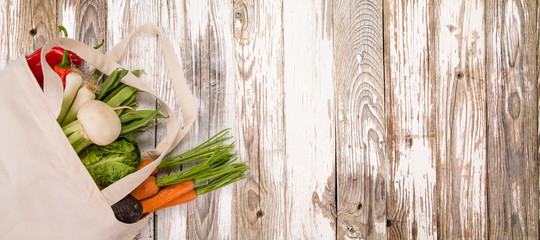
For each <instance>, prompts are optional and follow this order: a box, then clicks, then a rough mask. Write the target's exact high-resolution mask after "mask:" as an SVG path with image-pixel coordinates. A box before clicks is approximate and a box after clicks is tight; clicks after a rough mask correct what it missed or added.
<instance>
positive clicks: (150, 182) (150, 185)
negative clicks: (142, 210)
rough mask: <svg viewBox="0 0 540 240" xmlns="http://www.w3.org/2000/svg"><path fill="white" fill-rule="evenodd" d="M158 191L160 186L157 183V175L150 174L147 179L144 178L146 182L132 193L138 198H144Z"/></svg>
mask: <svg viewBox="0 0 540 240" xmlns="http://www.w3.org/2000/svg"><path fill="white" fill-rule="evenodd" d="M158 191H159V187H158V186H157V184H156V177H154V176H149V177H148V178H147V179H146V180H144V182H142V183H141V185H139V186H138V187H137V188H135V189H134V190H133V191H132V192H131V195H133V196H134V197H135V198H136V199H137V200H142V199H145V198H148V197H151V196H153V195H154V194H156V193H157V192H158Z"/></svg>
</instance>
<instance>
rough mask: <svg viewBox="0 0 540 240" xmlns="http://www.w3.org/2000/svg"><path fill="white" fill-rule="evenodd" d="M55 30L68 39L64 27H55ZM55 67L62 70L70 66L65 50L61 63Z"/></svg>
mask: <svg viewBox="0 0 540 240" xmlns="http://www.w3.org/2000/svg"><path fill="white" fill-rule="evenodd" d="M57 29H58V31H59V32H64V37H68V34H67V30H66V28H65V27H64V26H61V25H60V26H58V27H57ZM57 66H58V67H63V68H69V67H71V64H70V63H69V59H68V51H67V50H66V49H64V54H63V55H62V62H61V63H60V64H58V65H57Z"/></svg>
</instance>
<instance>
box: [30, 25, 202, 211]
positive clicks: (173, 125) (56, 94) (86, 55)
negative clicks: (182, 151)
mask: <svg viewBox="0 0 540 240" xmlns="http://www.w3.org/2000/svg"><path fill="white" fill-rule="evenodd" d="M144 26H146V27H145V28H148V27H149V26H148V24H147V25H144ZM141 28H142V27H141ZM145 28H143V29H142V31H144V30H145ZM150 28H155V29H158V28H157V27H156V26H154V25H152V26H151V27H150ZM158 30H159V29H158ZM138 32H141V29H138V30H137V31H136V32H134V33H133V34H131V35H130V36H129V37H128V38H127V39H131V38H132V37H133V35H134V34H135V33H138ZM159 34H160V35H161V39H162V41H164V42H168V44H167V45H165V44H164V48H163V53H164V55H165V60H166V63H167V65H168V67H169V69H171V68H173V69H174V68H175V67H176V69H177V71H182V69H183V68H181V66H180V65H179V62H178V60H176V61H171V60H172V59H176V58H175V54H174V49H173V51H171V49H172V44H170V42H169V41H168V39H166V37H165V36H163V35H162V33H161V32H159ZM122 42H124V41H122ZM122 42H121V43H122ZM127 43H128V42H127V41H126V43H125V45H120V46H123V47H122V48H116V47H115V49H122V50H125V49H126V47H127ZM53 46H61V47H63V48H65V49H67V50H71V51H72V52H74V53H76V54H78V55H79V56H80V57H81V58H83V59H84V60H85V61H86V62H88V63H90V64H91V65H93V66H94V67H95V68H96V69H98V70H100V71H101V72H103V73H104V74H107V75H110V74H111V73H112V72H113V71H114V70H115V69H118V68H121V66H120V65H119V64H118V63H117V62H116V61H113V60H111V59H110V58H108V57H106V56H105V55H103V54H102V53H100V52H99V51H97V50H95V49H93V48H91V47H89V46H87V45H86V44H83V43H81V42H79V41H76V40H73V39H69V38H58V39H55V40H53V41H50V42H48V43H47V44H45V46H43V49H42V54H41V61H42V62H45V53H47V52H49V51H50V50H51V49H52V47H53ZM165 46H167V47H165ZM117 51H118V50H117ZM42 69H43V75H44V82H43V84H44V96H45V98H46V101H47V102H48V106H49V107H50V111H51V113H52V114H53V115H54V117H55V118H56V116H57V115H58V114H59V112H60V106H61V102H62V90H63V87H62V83H61V81H60V78H59V76H58V75H57V74H56V73H55V72H54V71H53V70H52V69H51V68H50V66H49V65H48V64H42ZM178 76H181V77H178ZM171 81H172V82H173V87H174V88H175V91H176V93H177V96H178V99H179V100H180V101H179V103H181V104H180V109H181V111H182V115H183V117H184V123H185V127H184V128H183V129H182V131H180V128H179V124H178V122H177V120H176V119H177V118H176V116H175V114H174V112H173V111H172V110H171V109H170V107H169V106H168V105H167V104H166V103H165V101H163V100H162V99H161V98H160V97H158V96H156V95H155V94H153V93H152V91H151V90H150V89H149V88H148V87H147V86H146V84H144V83H143V82H142V81H141V80H140V79H138V78H137V77H135V75H133V74H132V73H128V74H127V75H126V76H125V77H124V78H123V79H122V82H123V83H125V84H127V85H130V86H133V87H136V88H138V89H140V90H142V91H145V92H148V93H151V94H152V95H154V97H155V98H156V99H157V100H158V101H159V103H160V105H161V106H162V107H163V108H162V109H163V111H164V112H165V113H166V114H167V115H168V116H169V118H167V119H166V123H167V131H166V135H165V137H164V138H163V140H162V141H161V142H160V143H159V144H158V146H157V147H156V149H154V150H150V151H147V152H145V153H144V154H143V155H146V156H147V157H152V158H153V159H155V160H156V161H154V162H153V163H152V164H150V165H149V166H148V167H145V168H144V169H141V170H139V171H137V172H135V173H133V174H130V175H128V176H126V177H124V178H122V179H121V180H119V181H117V182H115V183H114V184H112V185H110V186H109V187H107V188H105V189H103V190H102V191H101V193H102V195H103V197H104V198H105V200H106V201H107V202H108V203H109V204H110V205H112V204H114V203H116V202H117V201H119V200H120V199H122V198H123V197H124V196H126V195H127V194H129V193H130V192H131V191H132V190H133V189H134V188H135V187H137V186H138V185H139V184H140V183H141V182H142V181H144V179H146V177H147V176H148V175H150V173H151V172H152V171H153V170H154V169H155V168H156V167H157V165H158V164H159V163H160V162H161V159H162V158H163V157H164V156H165V155H166V153H168V152H170V151H171V150H172V149H173V148H174V147H176V145H177V144H178V142H179V141H180V140H181V138H182V137H183V136H184V135H185V134H186V133H187V131H188V130H189V128H190V127H191V125H192V124H193V122H194V121H195V119H196V117H197V111H196V108H195V103H194V101H193V97H192V94H191V92H190V91H189V88H188V86H187V83H186V81H185V77H184V76H183V74H180V75H178V74H175V75H172V74H171ZM179 93H181V94H184V95H180V94H179ZM180 96H185V98H180ZM182 132H184V135H182V136H180V134H179V133H182Z"/></svg>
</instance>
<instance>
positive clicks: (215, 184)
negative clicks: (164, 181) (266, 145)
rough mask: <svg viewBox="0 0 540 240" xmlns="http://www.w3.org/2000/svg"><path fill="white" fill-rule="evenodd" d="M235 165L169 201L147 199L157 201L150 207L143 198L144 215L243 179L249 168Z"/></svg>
mask: <svg viewBox="0 0 540 240" xmlns="http://www.w3.org/2000/svg"><path fill="white" fill-rule="evenodd" d="M237 166H238V167H237V168H235V169H234V171H232V172H229V173H227V174H225V175H222V176H220V177H219V178H217V179H215V180H213V181H211V182H210V183H208V184H206V185H203V186H199V187H196V188H193V189H191V190H190V191H188V192H186V193H184V194H182V195H179V196H176V197H175V198H173V199H171V200H169V201H167V202H165V203H162V202H161V201H159V202H157V201H158V200H157V199H156V200H148V202H150V201H156V202H157V203H156V204H154V205H153V206H155V207H153V208H151V207H150V206H149V204H148V203H147V204H146V208H145V200H146V199H145V200H143V201H142V202H141V203H142V206H143V213H144V214H145V215H147V214H150V213H152V212H155V211H158V210H161V209H164V208H168V207H172V206H176V205H180V204H184V203H188V202H191V201H193V200H195V199H196V198H197V197H198V196H200V195H203V194H206V193H209V192H211V191H214V190H216V189H219V188H222V187H224V186H227V185H229V184H231V183H234V182H237V181H240V180H242V179H245V178H246V176H245V175H244V172H245V171H246V170H248V169H249V168H248V167H247V166H246V165H244V164H238V165H237ZM188 181H189V180H188ZM171 186H174V185H171ZM158 194H159V192H158ZM156 195H157V194H156ZM147 199H150V198H147ZM161 200H164V199H161Z"/></svg>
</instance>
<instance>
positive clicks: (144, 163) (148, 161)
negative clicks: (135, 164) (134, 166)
mask: <svg viewBox="0 0 540 240" xmlns="http://www.w3.org/2000/svg"><path fill="white" fill-rule="evenodd" d="M152 162H154V160H153V159H145V160H142V161H141V165H140V166H139V170H140V169H142V168H143V167H145V166H146V165H148V164H150V163H152ZM157 172H158V170H157V168H156V169H154V171H153V172H152V173H151V174H150V175H156V173H157Z"/></svg>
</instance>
